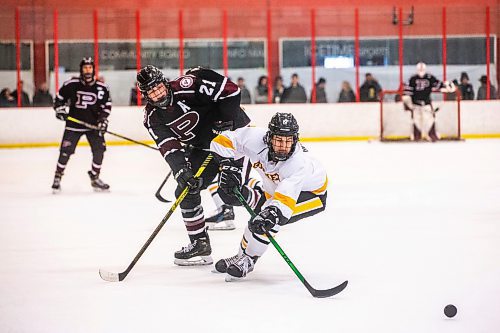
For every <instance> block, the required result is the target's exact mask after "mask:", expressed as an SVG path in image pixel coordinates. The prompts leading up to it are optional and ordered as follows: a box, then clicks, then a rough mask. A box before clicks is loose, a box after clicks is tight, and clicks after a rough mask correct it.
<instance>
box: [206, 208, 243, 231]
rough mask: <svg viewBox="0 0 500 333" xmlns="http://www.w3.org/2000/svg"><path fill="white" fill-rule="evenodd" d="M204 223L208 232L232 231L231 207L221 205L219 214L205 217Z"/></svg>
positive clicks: (232, 214) (232, 217) (232, 215)
mask: <svg viewBox="0 0 500 333" xmlns="http://www.w3.org/2000/svg"><path fill="white" fill-rule="evenodd" d="M205 223H206V224H207V225H208V229H209V230H234V229H236V226H235V225H234V210H233V207H232V206H229V205H223V206H222V210H221V211H220V212H216V213H215V214H214V215H212V216H210V217H207V218H206V219H205Z"/></svg>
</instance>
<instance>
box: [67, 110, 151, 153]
mask: <svg viewBox="0 0 500 333" xmlns="http://www.w3.org/2000/svg"><path fill="white" fill-rule="evenodd" d="M67 119H68V120H70V121H72V122H74V123H77V124H80V125H83V126H85V127H87V128H90V129H93V130H96V131H98V130H99V128H98V127H97V126H95V125H92V124H89V123H86V122H84V121H81V120H80V119H76V118H73V117H71V116H70V117H68V118H67ZM104 132H106V133H108V134H111V135H114V136H117V137H119V138H121V139H124V140H127V141H130V142H133V143H136V144H138V145H141V146H145V147H148V148H151V149H154V150H159V149H158V148H156V147H151V146H150V145H147V144H145V143H143V142H140V141H136V140H134V139H130V138H127V137H126V136H123V135H120V134H116V133H113V132H111V131H108V130H106V131H104Z"/></svg>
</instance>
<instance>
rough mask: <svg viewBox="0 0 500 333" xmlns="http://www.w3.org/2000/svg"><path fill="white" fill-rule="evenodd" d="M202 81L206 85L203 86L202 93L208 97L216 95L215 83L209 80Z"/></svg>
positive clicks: (201, 87)
mask: <svg viewBox="0 0 500 333" xmlns="http://www.w3.org/2000/svg"><path fill="white" fill-rule="evenodd" d="M201 81H202V82H203V83H205V84H202V85H201V86H200V93H202V94H205V95H208V96H212V94H213V93H214V88H215V82H212V81H207V80H201ZM209 86H212V88H210V87H209Z"/></svg>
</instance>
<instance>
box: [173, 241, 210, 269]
mask: <svg viewBox="0 0 500 333" xmlns="http://www.w3.org/2000/svg"><path fill="white" fill-rule="evenodd" d="M211 254H212V247H211V246H210V239H209V238H208V235H207V236H206V237H203V238H198V239H195V240H194V241H193V242H192V243H191V244H189V245H188V246H185V247H183V248H182V249H180V250H179V251H177V252H175V254H174V257H175V261H174V264H176V265H179V266H201V265H211V264H212V263H213V262H214V261H213V259H212V257H211V256H210V255H211Z"/></svg>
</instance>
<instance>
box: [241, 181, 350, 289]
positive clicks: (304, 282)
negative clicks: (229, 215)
mask: <svg viewBox="0 0 500 333" xmlns="http://www.w3.org/2000/svg"><path fill="white" fill-rule="evenodd" d="M234 193H235V195H236V197H237V198H238V201H239V202H241V204H242V205H243V206H245V208H246V210H247V211H248V213H249V214H250V216H252V218H253V217H255V216H256V215H257V214H255V212H254V211H253V210H252V208H251V207H250V206H249V205H248V203H247V202H246V201H245V198H243V195H241V192H240V191H239V190H238V189H237V188H236V187H235V188H234ZM266 236H267V238H268V239H269V241H271V243H272V244H273V245H274V247H275V248H276V250H277V251H278V252H279V254H280V255H281V257H282V258H283V259H284V260H285V261H286V263H287V264H288V266H290V268H291V269H292V271H293V272H294V273H295V275H297V277H298V278H299V280H300V281H301V282H302V283H303V284H304V286H306V288H307V290H309V292H310V293H311V295H313V297H317V298H325V297H330V296H334V295H337V294H338V293H340V292H341V291H342V290H344V289H345V287H347V283H348V281H347V280H346V281H344V282H342V283H341V284H339V285H338V286H336V287H333V288H331V289H325V290H319V289H314V288H313V287H312V286H311V285H310V284H309V282H307V280H306V279H305V278H304V276H303V275H302V274H300V272H299V270H298V269H297V267H295V265H294V264H293V262H292V261H291V260H290V258H288V256H287V255H286V254H285V252H284V251H283V250H282V249H281V247H280V246H279V244H278V243H277V242H276V240H275V239H274V237H273V236H271V234H270V233H269V231H266Z"/></svg>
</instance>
